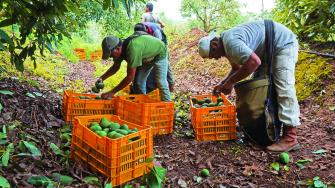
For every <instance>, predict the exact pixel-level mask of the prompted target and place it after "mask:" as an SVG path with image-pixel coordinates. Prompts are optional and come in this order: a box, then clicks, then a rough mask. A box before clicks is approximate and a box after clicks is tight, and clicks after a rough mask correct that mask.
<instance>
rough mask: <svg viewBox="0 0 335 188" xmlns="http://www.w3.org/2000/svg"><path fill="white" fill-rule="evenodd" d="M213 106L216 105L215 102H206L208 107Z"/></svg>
mask: <svg viewBox="0 0 335 188" xmlns="http://www.w3.org/2000/svg"><path fill="white" fill-rule="evenodd" d="M214 106H216V103H213V102H211V103H209V104H208V107H214Z"/></svg>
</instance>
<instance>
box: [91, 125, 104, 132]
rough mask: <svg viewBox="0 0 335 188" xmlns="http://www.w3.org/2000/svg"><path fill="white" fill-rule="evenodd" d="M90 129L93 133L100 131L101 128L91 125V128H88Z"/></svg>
mask: <svg viewBox="0 0 335 188" xmlns="http://www.w3.org/2000/svg"><path fill="white" fill-rule="evenodd" d="M90 129H91V130H92V131H94V132H96V131H101V130H102V128H101V127H100V125H93V126H91V127H90Z"/></svg>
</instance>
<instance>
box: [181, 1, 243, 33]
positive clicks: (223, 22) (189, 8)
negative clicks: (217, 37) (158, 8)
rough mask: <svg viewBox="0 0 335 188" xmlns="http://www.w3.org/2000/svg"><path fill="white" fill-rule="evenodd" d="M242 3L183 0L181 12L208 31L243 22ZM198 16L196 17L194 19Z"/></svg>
mask: <svg viewBox="0 0 335 188" xmlns="http://www.w3.org/2000/svg"><path fill="white" fill-rule="evenodd" d="M239 8H240V4H239V2H237V1H236V0H182V6H181V10H180V11H181V13H182V16H183V17H185V18H191V19H192V20H193V22H196V25H198V26H201V27H202V29H203V30H204V31H206V32H209V31H211V30H213V29H217V28H222V29H227V28H229V27H231V26H233V25H235V24H236V23H239V22H241V19H242V16H241V15H240V11H239ZM194 18H196V19H194Z"/></svg>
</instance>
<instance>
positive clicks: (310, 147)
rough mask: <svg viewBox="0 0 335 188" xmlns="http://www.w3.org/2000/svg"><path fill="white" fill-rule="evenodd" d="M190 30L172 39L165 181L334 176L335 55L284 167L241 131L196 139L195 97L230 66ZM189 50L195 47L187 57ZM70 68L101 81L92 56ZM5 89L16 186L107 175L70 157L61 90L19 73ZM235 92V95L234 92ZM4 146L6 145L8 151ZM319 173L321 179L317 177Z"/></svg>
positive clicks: (157, 142)
mask: <svg viewBox="0 0 335 188" xmlns="http://www.w3.org/2000/svg"><path fill="white" fill-rule="evenodd" d="M189 36H190V37H193V38H192V40H190V41H189V42H187V43H185V44H183V45H182V46H174V45H173V44H172V45H171V46H170V49H171V59H170V63H171V65H172V68H173V70H174V73H175V82H176V88H175V90H176V93H175V94H174V95H175V103H176V110H177V117H178V121H176V122H175V125H174V134H171V135H167V136H159V137H156V138H155V139H154V153H155V160H156V162H157V163H159V164H160V165H161V166H162V167H164V168H166V169H167V170H168V171H167V179H166V182H165V186H164V187H172V188H174V187H190V188H191V187H192V188H193V187H220V188H223V187H299V186H301V187H305V186H306V185H307V183H308V182H309V183H311V182H312V183H320V181H322V182H324V183H327V184H330V183H334V182H335V170H334V169H335V106H334V105H335V91H334V88H328V87H327V86H328V85H331V83H334V81H335V61H330V62H329V63H331V64H332V65H333V67H334V71H333V73H332V75H331V77H330V78H329V79H327V80H325V81H324V85H325V87H324V90H325V92H323V95H324V96H323V97H320V96H319V95H315V96H311V97H309V98H307V99H306V100H304V101H302V102H300V110H301V116H300V119H301V123H302V124H301V126H299V128H298V136H299V138H298V139H299V142H300V145H301V149H300V150H298V151H294V152H290V153H289V154H290V156H291V160H290V163H289V164H287V165H286V167H285V168H284V165H281V168H280V170H274V169H273V168H272V167H271V164H272V163H273V162H278V154H273V153H269V152H267V151H265V150H255V149H253V148H252V147H250V146H249V144H248V143H245V142H244V141H243V134H242V133H240V132H239V133H238V138H237V139H236V140H233V141H205V142H200V141H196V140H195V139H194V133H193V130H192V127H191V123H190V114H189V98H188V97H189V96H190V95H194V94H200V93H210V92H211V89H212V88H213V87H214V86H215V84H216V83H218V82H219V81H220V80H221V79H222V78H223V76H224V74H223V73H220V71H221V72H226V71H227V70H228V67H227V65H226V64H225V63H224V62H225V60H224V59H223V60H221V61H213V60H208V61H207V60H206V61H203V60H202V59H201V58H200V59H199V57H198V56H197V55H196V47H195V44H196V41H197V40H198V38H200V37H201V36H202V33H200V32H199V31H197V30H194V31H192V32H191V33H190V34H189ZM177 51H178V53H177ZM185 54H188V55H189V54H191V55H190V56H187V58H188V59H186V58H184V57H185V56H186V55H185ZM69 69H70V71H69V74H68V75H67V77H66V78H65V80H66V82H69V81H71V80H72V81H73V80H78V79H79V80H83V82H84V85H85V86H86V87H87V88H89V87H90V86H91V85H92V84H93V83H94V81H95V79H92V78H93V71H94V67H92V66H91V64H90V63H89V62H80V63H79V64H74V65H73V66H70V67H69ZM221 69H225V71H223V70H221ZM0 90H9V91H11V92H13V94H0V102H1V104H2V106H3V109H2V111H1V114H0V128H1V127H2V125H6V126H7V127H10V129H9V130H8V131H7V141H4V139H3V138H2V139H0V141H1V142H0V144H1V145H4V144H6V143H13V144H14V146H15V149H14V151H13V153H12V155H11V158H10V160H9V164H8V167H1V168H0V174H1V175H2V176H4V177H5V178H6V179H7V180H8V181H9V182H10V183H11V184H12V185H13V187H32V185H30V184H29V183H28V182H27V179H28V178H29V177H31V176H32V175H44V176H48V177H51V174H52V173H53V172H60V173H62V174H66V175H69V176H72V177H74V178H75V180H76V182H75V183H73V184H72V185H71V186H70V187H94V186H93V185H88V184H87V183H85V182H83V181H82V179H83V177H85V176H88V175H90V176H97V177H99V179H100V182H103V181H104V178H102V177H101V176H100V175H97V174H94V173H92V172H90V170H89V169H87V168H86V167H83V166H81V165H80V164H77V163H75V162H74V161H72V160H70V159H69V158H68V156H69V155H68V153H67V152H68V151H69V147H70V144H69V143H70V140H68V139H66V138H65V139H64V138H63V139H61V135H62V134H65V133H68V132H70V130H71V127H69V126H67V125H65V123H64V121H63V120H62V119H63V117H62V113H61V112H62V109H61V108H62V96H61V95H59V94H57V93H55V92H53V91H51V90H49V89H48V87H41V88H39V89H37V88H35V87H32V86H30V85H29V84H28V83H25V82H19V81H18V80H17V79H15V78H3V79H2V80H1V81H0ZM229 99H231V100H232V101H233V100H234V95H232V96H230V97H229ZM238 130H239V129H238ZM23 140H24V141H29V142H33V143H35V145H36V147H37V148H39V150H40V151H41V154H40V155H28V154H27V151H25V150H27V149H25V148H24V147H21V146H20V145H21V144H20V143H21V141H23ZM50 143H54V144H56V145H58V146H60V148H61V149H62V150H63V151H64V153H63V154H62V155H56V154H55V153H54V152H52V150H50ZM1 145H0V146H1ZM16 146H17V147H16ZM5 149H6V148H5V147H0V151H1V152H4V151H5ZM24 154H25V155H24ZM203 168H207V169H209V170H210V174H211V176H210V177H208V178H202V177H201V176H200V175H199V172H200V171H201V169H203ZM316 176H318V177H320V180H317V179H315V180H313V178H314V177H316Z"/></svg>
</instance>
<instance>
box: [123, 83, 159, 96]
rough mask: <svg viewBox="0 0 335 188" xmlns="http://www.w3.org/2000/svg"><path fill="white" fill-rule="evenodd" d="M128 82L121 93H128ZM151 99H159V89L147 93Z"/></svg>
mask: <svg viewBox="0 0 335 188" xmlns="http://www.w3.org/2000/svg"><path fill="white" fill-rule="evenodd" d="M130 87H131V86H130V84H129V85H127V86H126V87H125V88H123V89H122V93H125V94H130ZM147 95H148V96H149V97H150V98H151V99H155V100H160V99H161V97H160V95H159V89H155V90H153V91H151V92H150V93H148V94H147Z"/></svg>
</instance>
